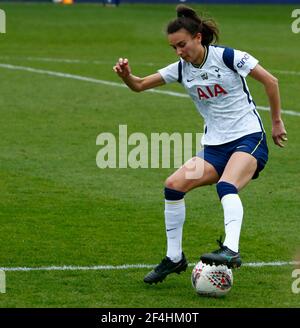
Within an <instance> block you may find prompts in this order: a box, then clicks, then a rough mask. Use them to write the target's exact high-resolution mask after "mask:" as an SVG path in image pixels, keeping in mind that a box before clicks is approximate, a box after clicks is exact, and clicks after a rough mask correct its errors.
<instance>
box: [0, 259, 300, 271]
mask: <svg viewBox="0 0 300 328" xmlns="http://www.w3.org/2000/svg"><path fill="white" fill-rule="evenodd" d="M155 265H156V264H123V265H94V266H75V265H64V266H45V267H15V268H13V267H2V268H0V270H3V271H6V272H8V271H10V272H12V271H13V272H27V271H91V270H93V271H101V270H129V269H151V268H153V267H154V266H155ZM195 265H196V263H189V266H190V267H193V266H195ZM288 265H295V266H296V265H300V261H276V262H252V263H251V262H250V263H244V264H243V267H256V268H261V267H265V266H288Z"/></svg>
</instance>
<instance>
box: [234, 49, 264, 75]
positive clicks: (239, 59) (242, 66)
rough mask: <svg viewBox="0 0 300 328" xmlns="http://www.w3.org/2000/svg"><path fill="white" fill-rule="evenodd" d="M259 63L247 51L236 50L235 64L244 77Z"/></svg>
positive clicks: (235, 67)
mask: <svg viewBox="0 0 300 328" xmlns="http://www.w3.org/2000/svg"><path fill="white" fill-rule="evenodd" d="M257 64H258V60H257V59H256V58H254V57H253V56H251V55H249V54H248V53H247V52H243V51H240V50H234V60H233V66H234V69H235V70H236V71H237V72H238V74H240V75H241V76H242V77H246V76H247V75H248V74H249V73H250V72H251V70H252V69H253V68H254V67H255V66H256V65H257Z"/></svg>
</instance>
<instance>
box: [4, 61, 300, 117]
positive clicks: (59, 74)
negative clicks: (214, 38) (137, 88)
mask: <svg viewBox="0 0 300 328" xmlns="http://www.w3.org/2000/svg"><path fill="white" fill-rule="evenodd" d="M0 67H2V68H7V69H11V70H20V71H26V72H30V73H37V74H44V75H50V76H56V77H62V78H66V79H73V80H79V81H85V82H92V83H98V84H103V85H109V86H114V87H120V88H128V87H127V86H126V85H125V84H124V83H118V82H110V81H106V80H99V79H95V78H91V77H86V76H82V75H75V74H69V73H62V72H55V71H49V70H43V69H38V68H33V67H27V66H17V65H11V64H5V63H0ZM145 92H152V93H159V94H163V95H169V96H173V97H181V98H189V95H187V94H185V93H180V92H174V91H167V90H157V89H150V90H146V91H145ZM256 108H257V109H260V110H264V111H270V109H269V108H268V107H264V106H257V107H256ZM281 112H282V113H283V114H287V115H292V116H300V112H296V111H293V110H286V109H282V110H281Z"/></svg>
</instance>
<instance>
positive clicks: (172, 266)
mask: <svg viewBox="0 0 300 328" xmlns="http://www.w3.org/2000/svg"><path fill="white" fill-rule="evenodd" d="M218 179H219V175H218V173H217V172H216V170H215V169H214V167H213V166H212V165H211V164H210V163H208V162H206V161H204V160H203V159H202V158H199V157H194V158H192V159H191V160H189V161H188V162H186V163H185V164H184V165H183V166H182V167H181V168H179V169H178V170H177V171H176V172H174V173H173V174H172V175H171V176H170V177H169V178H168V179H167V180H166V182H165V226H166V235H167V255H166V257H165V258H164V259H163V260H162V262H161V263H160V264H159V265H158V266H157V267H155V268H154V270H152V271H151V272H149V273H148V274H147V275H146V276H145V278H144V281H145V282H146V283H150V284H151V283H157V282H159V281H163V280H164V279H165V277H166V276H167V275H168V274H170V273H173V272H176V273H180V272H181V271H185V270H186V268H187V261H186V259H185V256H184V253H183V252H182V230H183V224H184V221H185V202H184V195H185V193H186V192H188V191H190V190H191V189H194V188H196V187H200V186H203V185H209V184H213V183H216V182H217V181H218Z"/></svg>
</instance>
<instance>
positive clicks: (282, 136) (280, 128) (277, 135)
mask: <svg viewBox="0 0 300 328" xmlns="http://www.w3.org/2000/svg"><path fill="white" fill-rule="evenodd" d="M272 138H273V140H274V143H275V145H277V146H279V147H284V144H283V143H284V142H285V141H287V140H288V139H287V133H286V130H285V127H284V124H283V122H282V120H278V121H276V122H273V126H272Z"/></svg>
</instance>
